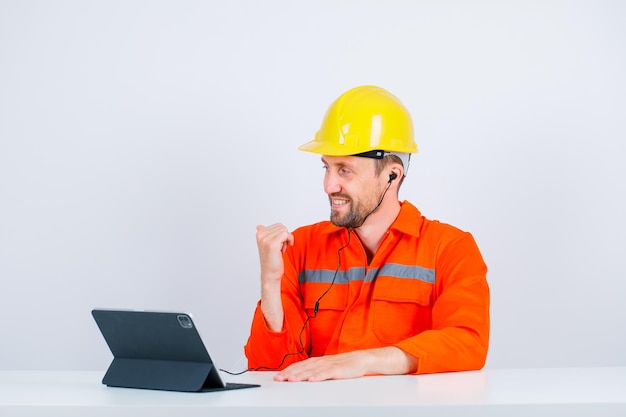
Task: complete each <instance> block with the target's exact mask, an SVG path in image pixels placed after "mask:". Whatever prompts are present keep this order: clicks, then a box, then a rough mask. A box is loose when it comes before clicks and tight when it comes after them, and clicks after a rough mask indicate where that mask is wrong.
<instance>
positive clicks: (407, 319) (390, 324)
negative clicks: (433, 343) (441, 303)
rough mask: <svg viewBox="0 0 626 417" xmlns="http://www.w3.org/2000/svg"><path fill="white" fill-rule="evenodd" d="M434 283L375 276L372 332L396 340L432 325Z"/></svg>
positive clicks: (382, 340) (380, 338)
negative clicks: (376, 277)
mask: <svg viewBox="0 0 626 417" xmlns="http://www.w3.org/2000/svg"><path fill="white" fill-rule="evenodd" d="M433 297H434V284H432V283H429V282H424V281H420V280H418V279H408V278H392V277H378V279H377V280H376V282H375V284H374V291H373V293H372V309H371V314H372V317H371V320H372V328H373V331H374V334H375V335H376V337H377V338H378V340H380V341H381V342H383V343H397V342H399V341H401V340H404V339H406V338H409V337H411V336H415V335H416V334H418V333H421V332H423V331H424V330H428V329H430V328H431V326H432V303H433Z"/></svg>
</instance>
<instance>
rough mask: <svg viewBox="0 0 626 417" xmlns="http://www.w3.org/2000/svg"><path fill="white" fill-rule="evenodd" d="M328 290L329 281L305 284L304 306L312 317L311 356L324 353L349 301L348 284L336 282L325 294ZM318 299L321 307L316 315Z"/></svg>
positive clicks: (310, 321)
mask: <svg viewBox="0 0 626 417" xmlns="http://www.w3.org/2000/svg"><path fill="white" fill-rule="evenodd" d="M326 290H328V284H327V283H324V284H319V283H308V284H305V285H304V308H305V310H306V313H307V314H308V315H309V317H311V319H310V320H309V329H310V335H311V352H310V355H311V356H322V355H324V353H325V352H326V348H327V347H328V343H329V341H330V338H331V337H332V335H333V333H334V332H335V328H336V327H337V326H338V325H339V324H340V323H341V320H340V319H341V316H342V315H343V312H344V310H345V309H346V305H347V303H348V285H347V284H334V285H333V286H332V287H331V288H330V290H328V292H327V293H326V294H324V292H325V291H326ZM322 294H324V295H322ZM320 297H321V299H320ZM318 300H319V308H318V310H317V315H316V314H315V303H316V302H318ZM314 316H315V317H314ZM313 317H314V318H313Z"/></svg>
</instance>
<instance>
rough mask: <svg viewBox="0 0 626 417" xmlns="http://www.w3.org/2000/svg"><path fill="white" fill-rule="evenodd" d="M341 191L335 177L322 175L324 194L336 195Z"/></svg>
mask: <svg viewBox="0 0 626 417" xmlns="http://www.w3.org/2000/svg"><path fill="white" fill-rule="evenodd" d="M339 191H341V185H340V184H339V181H338V180H337V177H336V176H334V175H332V174H331V173H330V172H326V174H325V175H324V192H325V193H326V194H328V195H330V194H334V193H338V192H339Z"/></svg>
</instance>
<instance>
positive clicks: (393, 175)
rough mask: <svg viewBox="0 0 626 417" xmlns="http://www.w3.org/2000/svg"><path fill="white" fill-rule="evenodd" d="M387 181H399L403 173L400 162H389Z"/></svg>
mask: <svg viewBox="0 0 626 417" xmlns="http://www.w3.org/2000/svg"><path fill="white" fill-rule="evenodd" d="M387 169H389V170H390V171H389V182H393V181H399V180H401V179H402V177H403V175H404V169H403V168H402V164H396V163H394V164H391V165H390V166H389V167H387Z"/></svg>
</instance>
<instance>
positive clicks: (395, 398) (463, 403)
mask: <svg viewBox="0 0 626 417" xmlns="http://www.w3.org/2000/svg"><path fill="white" fill-rule="evenodd" d="M272 375H273V373H266V372H251V373H248V374H244V375H241V376H237V377H234V376H230V375H223V379H224V380H225V381H227V382H252V383H257V384H261V387H260V388H250V389H243V390H234V391H222V392H208V393H179V392H167V391H151V390H138V389H127V388H110V387H106V386H104V385H102V384H101V379H102V376H103V372H60V371H0V415H1V416H34V415H46V416H63V417H72V416H85V415H89V416H108V415H114V416H126V415H129V416H131V415H132V416H133V417H141V416H150V417H159V416H174V415H175V416H181V417H182V416H200V415H202V416H254V417H262V416H273V417H278V416H298V417H306V416H315V417H320V416H325V415H339V416H342V417H343V416H359V417H362V416H369V415H372V416H381V415H383V416H385V417H392V416H409V415H411V416H420V417H423V416H431V415H432V416H437V417H446V416H463V417H469V416H481V417H488V416H503V415H506V416H533V417H539V416H543V415H550V416H555V415H567V416H583V415H585V416H586V415H598V416H600V415H601V416H622V417H623V416H626V367H601V368H546V369H494V370H483V371H475V372H456V373H445V374H434V375H420V376H409V375H403V376H372V377H365V378H358V379H351V380H341V381H325V382H315V383H310V382H296V383H289V382H275V381H274V380H273V379H272Z"/></svg>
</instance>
